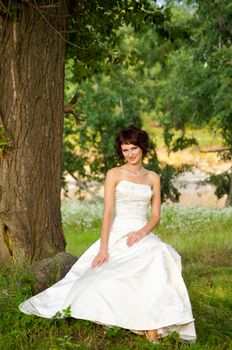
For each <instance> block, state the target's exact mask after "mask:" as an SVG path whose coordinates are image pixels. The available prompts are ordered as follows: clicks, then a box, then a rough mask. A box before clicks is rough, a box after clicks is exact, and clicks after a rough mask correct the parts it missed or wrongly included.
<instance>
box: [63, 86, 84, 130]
mask: <svg viewBox="0 0 232 350" xmlns="http://www.w3.org/2000/svg"><path fill="white" fill-rule="evenodd" d="M83 96H84V94H83V93H82V92H77V93H76V94H75V95H74V96H73V97H72V99H71V100H70V101H69V102H68V103H67V104H66V105H65V106H64V114H72V115H73V116H74V118H75V121H76V123H77V124H80V123H81V122H82V121H83V120H84V119H85V118H81V117H80V116H79V114H78V113H77V112H76V111H75V110H74V107H75V105H76V103H77V102H78V100H79V98H80V97H83Z"/></svg>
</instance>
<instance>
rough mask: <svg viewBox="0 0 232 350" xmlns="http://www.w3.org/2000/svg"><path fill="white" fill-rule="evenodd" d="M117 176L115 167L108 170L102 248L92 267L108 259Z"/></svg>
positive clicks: (105, 187) (105, 186)
mask: <svg viewBox="0 0 232 350" xmlns="http://www.w3.org/2000/svg"><path fill="white" fill-rule="evenodd" d="M115 186H116V177H115V171H114V169H110V170H108V172H107V174H106V179H105V185H104V213H103V220H102V226H101V240H100V250H99V253H98V255H97V256H96V257H95V258H94V259H93V261H92V267H97V266H100V265H101V264H103V263H104V262H107V261H108V258H109V256H108V243H109V234H110V227H111V223H112V217H113V212H114V200H115Z"/></svg>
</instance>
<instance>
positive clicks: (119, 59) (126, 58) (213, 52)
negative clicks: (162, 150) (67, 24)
mask: <svg viewBox="0 0 232 350" xmlns="http://www.w3.org/2000/svg"><path fill="white" fill-rule="evenodd" d="M158 3H159V5H160V6H161V7H160V12H155V13H156V23H155V24H152V23H151V21H150V22H149V21H148V22H149V24H150V25H145V26H144V23H145V22H143V24H142V25H141V22H140V19H141V18H139V16H138V17H137V19H136V21H137V22H136V23H137V25H135V26H133V27H132V26H131V25H130V24H128V25H127V24H125V23H124V24H123V25H122V26H121V27H119V28H117V30H116V31H115V39H114V41H113V42H112V46H111V43H110V44H109V43H108V44H107V45H108V46H107V50H108V54H109V52H110V53H111V55H110V56H109V55H108V54H107V55H106V56H105V57H101V59H100V60H98V59H96V56H95V55H94V56H93V59H90V60H89V62H88V61H87V63H86V64H85V65H84V64H83V61H81V62H80V60H79V56H72V55H71V54H69V55H68V56H67V60H66V89H65V95H66V101H67V103H68V101H70V100H71V98H72V97H73V96H75V94H77V93H79V92H81V94H82V97H80V99H79V100H78V103H77V104H76V106H75V107H74V109H73V111H75V113H76V116H77V115H78V116H79V119H78V118H76V119H78V120H77V123H76V122H75V118H74V117H73V115H72V114H69V115H68V116H67V117H66V118H65V137H64V153H63V170H64V174H65V173H69V174H71V175H72V176H73V177H74V178H75V179H76V180H77V181H78V183H79V186H80V187H79V188H82V189H85V188H87V187H88V185H87V183H88V181H90V180H102V179H103V178H104V174H105V172H106V170H107V169H108V168H110V167H112V166H115V165H116V164H118V161H117V159H116V158H115V153H114V138H115V135H116V132H117V130H118V129H119V128H121V127H125V126H128V125H129V124H136V125H138V126H143V127H144V128H145V129H147V130H148V131H149V132H150V134H151V136H152V144H151V149H152V152H151V155H150V158H149V159H147V160H145V162H146V163H147V167H148V168H151V169H153V170H155V171H157V172H158V173H160V174H161V177H162V184H163V187H162V198H163V200H166V199H171V200H172V201H177V200H178V198H179V192H178V190H177V189H176V188H175V187H174V185H173V179H174V178H175V177H176V176H178V175H179V174H180V173H181V172H183V171H185V170H186V169H187V167H186V166H185V165H183V166H182V167H179V168H175V167H174V166H173V165H170V164H169V165H168V164H165V163H164V162H161V161H159V160H158V158H157V154H156V138H155V128H152V127H151V125H160V126H162V127H163V137H164V141H165V144H166V147H167V148H168V150H169V152H170V153H171V152H176V151H178V150H183V149H185V148H188V147H191V146H194V147H197V148H198V149H199V151H200V152H207V151H215V152H219V153H220V157H221V158H223V159H225V160H228V159H231V155H232V115H231V108H232V107H231V103H230V97H231V96H230V95H231V89H230V88H231V77H232V66H231V30H232V28H231V26H232V22H231V19H232V6H231V3H230V1H216V0H215V1H211V2H210V3H209V2H202V1H166V2H162V4H161V2H158ZM153 4H154V5H155V2H154V3H153ZM138 6H143V5H142V4H141V3H140V4H139V2H138ZM158 16H159V17H158ZM157 18H159V20H158V21H157ZM143 20H144V18H143ZM161 23H162V26H161ZM71 52H73V51H72V50H71ZM83 55H86V53H85V52H83ZM77 57H78V58H77ZM85 57H86V56H85ZM77 72H78V74H77ZM79 73H81V74H79ZM152 123H153V124H152ZM205 128H207V129H208V130H210V132H211V133H212V135H219V134H220V136H221V137H222V140H223V145H221V146H220V147H219V148H218V147H216V148H215V149H210V150H208V149H201V146H200V144H199V140H198V139H197V138H196V136H195V133H194V130H199V129H205ZM207 181H209V182H211V183H213V184H214V185H215V186H216V195H217V196H218V197H219V198H220V197H222V196H223V195H224V194H227V195H228V199H227V204H228V205H229V204H230V205H231V198H232V176H231V169H230V170H228V171H225V172H223V173H221V174H211V175H210V176H209V177H208V180H207Z"/></svg>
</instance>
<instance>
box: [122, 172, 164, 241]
mask: <svg viewBox="0 0 232 350" xmlns="http://www.w3.org/2000/svg"><path fill="white" fill-rule="evenodd" d="M152 184H153V186H152V187H153V192H154V194H153V196H152V198H151V217H150V219H149V220H148V222H147V223H146V225H144V226H143V227H142V228H141V229H140V230H138V231H136V232H131V233H130V234H129V235H128V238H127V245H128V246H129V247H131V246H132V245H133V244H134V243H136V242H139V241H140V239H142V238H143V237H144V236H146V235H147V234H148V233H149V232H151V231H152V230H153V229H154V228H155V227H156V226H157V225H158V223H159V221H160V207H161V198H160V197H161V196H160V176H159V175H157V174H153V176H152Z"/></svg>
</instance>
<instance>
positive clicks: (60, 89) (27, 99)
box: [0, 0, 67, 264]
mask: <svg viewBox="0 0 232 350" xmlns="http://www.w3.org/2000/svg"><path fill="white" fill-rule="evenodd" d="M11 4H12V6H11V11H14V13H15V14H16V18H14V19H12V16H9V15H7V14H5V15H4V14H2V15H1V14H0V37H1V51H0V74H1V82H0V96H1V102H0V113H1V115H0V116H1V123H2V126H3V128H4V130H5V132H6V133H7V134H8V135H9V136H10V137H11V138H12V146H11V147H10V148H9V149H8V150H7V151H6V152H5V153H3V155H2V157H1V159H0V264H2V263H4V262H6V261H8V260H12V259H13V260H17V261H18V260H22V259H34V260H37V259H41V258H44V257H49V256H52V255H54V254H55V253H57V252H59V251H63V250H64V248H65V239H64V236H63V232H62V227H61V212H60V204H61V203H60V190H61V148H62V134H63V106H64V97H63V93H64V50H65V43H64V40H63V39H62V38H61V36H60V35H59V33H62V31H63V30H65V29H66V22H67V11H66V4H65V1H64V0H61V1H60V2H58V3H57V2H56V4H54V6H53V5H50V6H46V5H49V4H48V1H45V0H44V1H39V6H41V7H40V8H39V7H37V5H36V4H37V3H36V2H35V1H33V2H30V1H22V2H21V1H12V2H11ZM42 5H43V6H42ZM48 22H49V23H48ZM58 32H59V33H58Z"/></svg>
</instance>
